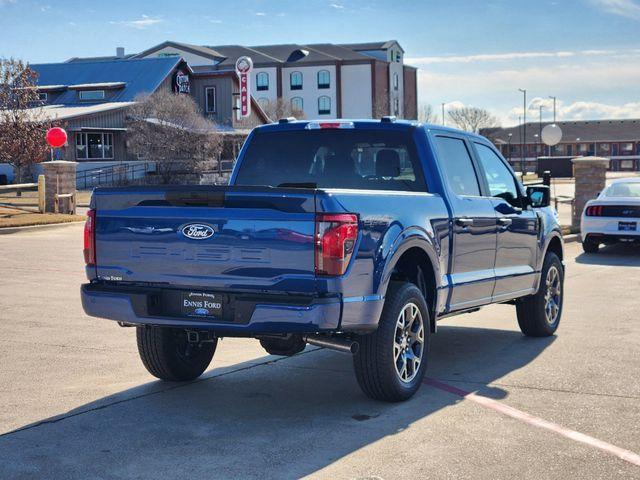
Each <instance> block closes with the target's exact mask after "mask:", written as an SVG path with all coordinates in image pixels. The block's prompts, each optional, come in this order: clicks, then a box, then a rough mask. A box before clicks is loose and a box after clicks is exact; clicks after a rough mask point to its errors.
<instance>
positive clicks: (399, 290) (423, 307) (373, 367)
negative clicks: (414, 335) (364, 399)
mask: <svg viewBox="0 0 640 480" xmlns="http://www.w3.org/2000/svg"><path fill="white" fill-rule="evenodd" d="M410 304H413V305H415V306H416V307H417V308H418V310H419V311H420V316H421V319H422V329H423V344H422V348H421V361H420V363H419V365H418V368H417V369H413V372H414V374H413V378H412V379H410V380H409V379H407V380H409V381H403V380H401V378H400V374H399V373H398V371H397V368H396V361H395V358H394V357H395V356H394V351H395V341H396V339H397V338H398V337H397V336H396V327H397V322H398V319H399V316H400V314H401V312H402V311H403V309H405V307H409V306H410ZM429 322H430V319H429V308H428V307H427V302H426V301H425V299H424V297H423V296H422V293H421V292H420V290H419V289H418V288H417V287H416V286H415V285H414V284H412V283H408V282H393V283H391V285H390V286H389V289H388V291H387V296H386V299H385V302H384V308H383V310H382V315H381V317H380V322H379V324H378V329H377V330H376V331H375V332H373V333H370V334H367V335H361V336H360V337H359V338H358V342H359V343H360V348H359V350H358V352H357V353H356V354H355V355H354V357H353V365H354V368H355V372H356V378H357V380H358V384H359V385H360V388H362V391H363V392H364V393H365V394H366V395H367V396H369V397H371V398H373V399H374V400H382V401H385V402H401V401H404V400H407V399H409V398H411V396H412V395H413V394H414V393H416V392H417V391H418V388H420V384H421V383H422V379H423V377H424V373H425V370H426V368H427V358H428V354H429V339H430V334H429V333H430V323H429ZM410 348H411V352H412V353H414V350H413V348H414V347H413V346H412V347H410ZM399 351H400V352H401V353H400V355H403V354H402V351H403V350H402V349H399ZM399 360H400V363H402V357H399ZM407 368H408V367H407ZM403 371H404V370H403Z"/></svg>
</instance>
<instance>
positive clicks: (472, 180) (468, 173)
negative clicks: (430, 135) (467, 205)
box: [436, 137, 480, 196]
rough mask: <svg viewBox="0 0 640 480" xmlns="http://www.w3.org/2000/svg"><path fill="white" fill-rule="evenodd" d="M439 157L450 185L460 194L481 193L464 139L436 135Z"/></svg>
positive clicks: (473, 194) (477, 194)
mask: <svg viewBox="0 0 640 480" xmlns="http://www.w3.org/2000/svg"><path fill="white" fill-rule="evenodd" d="M436 145H437V147H438V157H439V159H440V165H441V166H442V170H443V173H444V176H445V178H446V181H447V183H448V184H449V187H451V189H452V190H453V191H454V192H455V193H456V194H458V195H472V196H479V195H480V187H479V186H478V178H477V177H476V172H475V169H474V168H473V163H472V161H471V155H470V154H469V150H467V146H466V144H465V143H464V140H460V139H459V138H451V137H436Z"/></svg>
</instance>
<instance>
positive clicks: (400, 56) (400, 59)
mask: <svg viewBox="0 0 640 480" xmlns="http://www.w3.org/2000/svg"><path fill="white" fill-rule="evenodd" d="M401 61H402V54H401V53H400V52H396V62H398V63H400V62H401Z"/></svg>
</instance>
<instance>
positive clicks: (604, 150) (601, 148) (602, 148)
mask: <svg viewBox="0 0 640 480" xmlns="http://www.w3.org/2000/svg"><path fill="white" fill-rule="evenodd" d="M598 155H603V156H605V157H608V156H609V155H611V144H610V143H598Z"/></svg>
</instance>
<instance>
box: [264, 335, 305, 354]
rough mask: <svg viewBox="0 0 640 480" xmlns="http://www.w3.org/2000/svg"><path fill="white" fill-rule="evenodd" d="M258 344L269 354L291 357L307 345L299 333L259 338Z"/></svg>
mask: <svg viewBox="0 0 640 480" xmlns="http://www.w3.org/2000/svg"><path fill="white" fill-rule="evenodd" d="M260 345H262V348H264V349H265V350H266V351H267V353H268V354H270V355H280V356H283V357H291V356H292V355H295V354H296V353H300V352H301V351H303V350H304V348H305V347H306V346H307V344H306V343H305V341H304V340H302V337H301V336H300V335H290V336H289V337H285V338H261V339H260Z"/></svg>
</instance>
